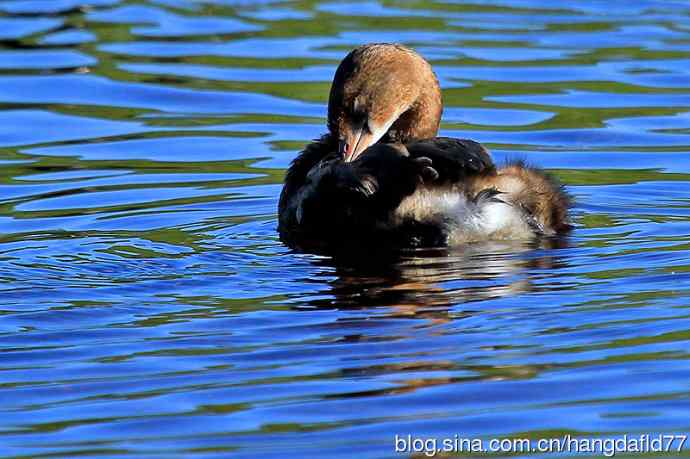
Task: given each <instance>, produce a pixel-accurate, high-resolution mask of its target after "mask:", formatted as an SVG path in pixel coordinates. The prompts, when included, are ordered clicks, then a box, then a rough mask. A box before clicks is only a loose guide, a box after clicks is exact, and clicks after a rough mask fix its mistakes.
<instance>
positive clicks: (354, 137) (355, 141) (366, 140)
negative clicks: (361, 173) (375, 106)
mask: <svg viewBox="0 0 690 459" xmlns="http://www.w3.org/2000/svg"><path fill="white" fill-rule="evenodd" d="M387 130H388V126H385V128H384V129H376V130H374V132H371V131H370V130H369V128H368V126H365V125H364V124H361V125H357V126H348V127H347V128H346V129H344V131H345V132H343V135H342V138H341V139H340V145H339V146H338V151H339V153H340V155H341V156H342V158H343V161H345V162H346V163H349V162H352V161H354V160H356V159H357V158H358V157H359V156H360V155H361V154H362V153H363V152H364V150H366V149H367V148H369V147H370V146H372V145H374V144H375V143H376V142H378V141H379V140H381V137H383V136H384V134H385V133H386V131H387Z"/></svg>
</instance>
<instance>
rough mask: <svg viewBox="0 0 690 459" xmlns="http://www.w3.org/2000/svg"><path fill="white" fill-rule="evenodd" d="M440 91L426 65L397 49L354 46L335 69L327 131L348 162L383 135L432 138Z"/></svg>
mask: <svg viewBox="0 0 690 459" xmlns="http://www.w3.org/2000/svg"><path fill="white" fill-rule="evenodd" d="M442 110H443V102H442V99H441V88H440V86H439V84H438V80H437V79H436V76H435V75H434V72H433V71H432V69H431V66H430V65H429V63H428V62H427V61H425V60H424V58H422V57H421V56H420V55H419V54H417V53H416V52H414V51H412V50H411V49H409V48H406V47H404V46H402V45H394V44H383V43H382V44H369V45H364V46H360V47H358V48H355V49H354V50H352V51H351V52H350V54H348V55H347V56H346V57H345V59H343V61H342V62H341V63H340V65H339V66H338V70H336V72H335V77H334V78H333V85H332V86H331V94H330V98H329V101H328V130H329V131H330V133H331V135H332V136H333V137H334V138H336V139H338V141H339V148H338V149H339V152H340V153H341V154H342V155H343V159H344V160H345V161H346V162H347V161H353V160H355V159H356V158H357V156H359V155H360V154H361V153H362V152H363V151H364V150H366V149H367V148H368V147H369V146H371V145H373V144H375V143H376V142H378V141H379V140H381V139H382V138H383V137H384V136H386V134H388V137H390V140H393V141H398V142H402V143H405V142H408V141H410V140H414V139H426V138H430V137H434V136H436V134H437V132H438V128H439V124H440V122H441V112H442Z"/></svg>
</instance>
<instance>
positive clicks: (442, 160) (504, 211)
mask: <svg viewBox="0 0 690 459" xmlns="http://www.w3.org/2000/svg"><path fill="white" fill-rule="evenodd" d="M442 110H443V104H442V98H441V88H440V85H439V83H438V80H437V78H436V76H435V74H434V72H433V70H432V69H431V66H430V64H429V63H428V62H427V61H426V60H424V58H422V57H421V56H420V55H419V54H417V53H416V52H414V51H413V50H411V49H409V48H406V47H404V46H401V45H397V44H369V45H364V46H360V47H358V48H355V49H354V50H353V51H351V52H350V53H349V54H348V55H347V56H346V57H345V59H344V60H343V61H342V62H341V63H340V65H339V66H338V69H337V70H336V73H335V77H334V79H333V84H332V86H331V92H330V97H329V102H328V123H327V124H328V133H326V134H325V135H324V136H322V137H321V138H320V139H319V140H316V141H314V142H313V143H311V144H309V145H307V147H306V148H305V149H304V150H303V151H302V152H301V153H300V154H299V155H298V156H297V158H296V159H295V160H294V161H293V162H292V164H291V165H290V168H289V170H288V172H287V175H286V178H285V184H284V187H283V191H282V193H281V196H280V202H279V225H278V229H279V232H280V235H281V239H282V240H283V241H285V242H286V243H287V244H288V245H290V246H293V247H297V248H312V247H313V248H327V247H333V246H339V245H340V246H351V245H370V244H374V245H381V244H386V245H392V246H395V247H422V246H424V247H430V246H446V245H458V244H462V243H467V242H472V241H481V240H496V239H529V238H534V237H537V236H543V235H546V236H551V235H556V234H560V233H564V232H566V231H568V230H569V229H570V225H569V224H568V207H569V202H570V201H569V198H568V195H567V194H566V193H565V192H564V190H563V188H562V187H561V186H560V185H559V184H558V183H557V182H556V181H555V180H554V179H553V178H551V177H550V176H548V175H547V174H546V173H544V172H543V171H541V170H539V169H536V168H533V167H528V166H526V165H525V164H524V163H520V162H515V163H511V164H508V165H506V166H504V167H502V168H498V169H497V168H496V166H495V165H494V163H493V161H492V159H491V156H490V155H489V153H488V152H487V151H486V149H484V148H483V147H482V146H481V145H480V144H478V143H477V142H474V141H471V140H465V139H452V138H447V137H436V135H437V133H438V129H439V125H440V121H441V113H442Z"/></svg>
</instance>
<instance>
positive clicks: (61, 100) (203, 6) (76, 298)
mask: <svg viewBox="0 0 690 459" xmlns="http://www.w3.org/2000/svg"><path fill="white" fill-rule="evenodd" d="M372 41H378V42H380V41H398V42H403V43H406V44H408V45H410V46H413V47H415V48H416V49H417V50H418V51H419V52H420V53H422V54H423V55H424V56H426V57H427V58H428V59H429V60H430V61H431V62H432V64H433V65H434V68H435V69H436V71H437V73H438V76H439V79H440V81H441V84H442V86H443V88H444V99H445V103H446V110H445V113H444V123H443V126H442V130H443V134H445V135H450V136H455V137H469V138H472V139H475V140H477V141H480V142H482V143H484V144H485V145H486V146H487V147H488V148H490V149H491V150H492V153H493V155H494V157H495V158H496V160H497V161H498V162H501V161H503V160H505V159H507V158H508V159H510V158H524V159H527V160H528V161H530V162H532V163H534V164H537V165H541V166H543V167H546V168H548V169H549V170H551V171H552V172H553V173H554V174H555V175H557V176H558V177H559V178H560V179H561V180H562V181H563V182H564V183H565V184H566V185H567V187H568V190H569V192H570V193H571V194H572V195H573V196H574V198H575V201H576V204H575V207H574V208H573V220H574V223H575V225H576V229H575V231H574V232H573V234H572V235H571V237H569V238H568V239H567V240H566V241H564V242H563V243H561V244H550V243H543V244H507V243H491V244H474V245H470V246H467V247H461V248H459V249H457V250H452V251H430V252H425V253H406V254H403V255H401V256H400V257H398V258H395V259H376V260H365V259H360V260H356V261H355V260H333V259H331V258H328V257H319V256H313V255H308V254H299V253H294V252H292V251H290V250H289V249H288V248H286V247H285V246H283V245H282V244H281V243H280V241H279V240H278V238H277V235H276V205H277V197H278V194H279V192H280V188H281V183H282V178H283V174H284V171H285V168H286V167H287V165H288V164H289V162H290V160H291V159H292V158H294V156H295V155H296V154H297V152H298V151H299V150H300V149H301V148H302V147H303V146H304V144H305V143H307V142H309V141H310V139H313V138H315V137H317V136H319V135H320V134H321V133H322V132H323V131H324V130H325V127H324V117H325V108H326V107H325V104H326V102H327V95H328V88H329V86H330V80H331V78H332V74H333V72H334V70H335V67H336V65H337V63H338V62H339V60H340V59H341V58H342V57H343V56H344V54H345V53H346V52H347V50H349V49H350V48H352V47H354V46H356V45H358V44H361V43H364V42H372ZM689 152H690V4H688V3H687V2H681V1H675V2H674V1H661V0H658V1H655V0H637V1H623V0H620V1H611V0H591V1H577V2H572V1H571V2H547V1H537V0H496V1H492V2H484V1H479V0H476V1H475V2H474V3H472V2H470V1H453V2H450V1H447V2H442V1H409V2H402V1H401V2H392V1H384V0H382V1H381V2H376V1H365V2H350V1H334V2H329V1H271V0H263V1H247V0H194V1H192V0H149V1H138V2H135V1H124V0H52V1H48V0H43V1H41V0H5V1H2V2H0V172H1V174H2V175H1V177H0V456H2V457H8V458H20V457H21V458H40V457H51V458H55V457H60V458H63V457H64V458H71V457H76V456H91V457H98V458H106V457H107V458H111V457H112V458H114V457H146V458H211V457H236V458H255V457H262V458H274V457H275V458H284V457H296V458H326V457H327V458H353V457H356V458H366V459H368V458H394V457H410V456H411V455H410V453H404V454H403V453H396V452H395V441H394V440H395V435H401V436H402V435H413V436H415V437H419V438H427V439H443V438H447V437H451V438H452V437H453V436H454V435H456V434H457V435H459V436H461V437H472V438H481V439H485V440H488V439H491V438H505V437H522V438H532V439H538V438H551V437H558V436H562V435H565V434H571V435H573V436H577V437H600V438H610V437H616V436H620V435H623V434H626V433H627V434H629V435H640V434H647V433H650V434H651V433H654V434H656V433H688V432H689V431H690V385H689V381H690V361H689V359H688V358H689V357H690V354H689V352H688V349H690V155H689ZM686 446H690V445H686ZM682 454H686V455H687V451H686V452H684V453H681V455H682ZM593 456H596V454H593ZM666 456H668V457H671V456H673V455H666ZM417 457H419V456H417Z"/></svg>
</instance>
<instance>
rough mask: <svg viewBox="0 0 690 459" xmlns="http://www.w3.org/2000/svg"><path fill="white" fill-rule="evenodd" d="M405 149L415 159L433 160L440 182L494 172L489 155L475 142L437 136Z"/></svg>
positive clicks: (419, 141)
mask: <svg viewBox="0 0 690 459" xmlns="http://www.w3.org/2000/svg"><path fill="white" fill-rule="evenodd" d="M405 147H407V150H408V151H409V152H410V156H411V157H413V158H420V157H427V158H429V159H431V161H432V163H433V164H432V167H433V168H434V169H436V172H438V174H439V181H440V182H457V181H460V180H462V179H463V178H464V177H466V176H468V175H477V174H487V173H491V172H493V171H494V170H495V166H494V162H493V160H492V159H491V155H489V152H488V151H486V149H485V148H484V147H482V146H481V145H480V144H479V143H477V142H475V141H473V140H467V139H453V138H450V137H434V138H433V139H426V140H417V141H414V142H410V143H408V144H405Z"/></svg>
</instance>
